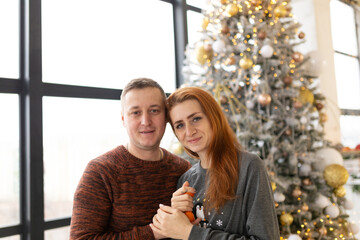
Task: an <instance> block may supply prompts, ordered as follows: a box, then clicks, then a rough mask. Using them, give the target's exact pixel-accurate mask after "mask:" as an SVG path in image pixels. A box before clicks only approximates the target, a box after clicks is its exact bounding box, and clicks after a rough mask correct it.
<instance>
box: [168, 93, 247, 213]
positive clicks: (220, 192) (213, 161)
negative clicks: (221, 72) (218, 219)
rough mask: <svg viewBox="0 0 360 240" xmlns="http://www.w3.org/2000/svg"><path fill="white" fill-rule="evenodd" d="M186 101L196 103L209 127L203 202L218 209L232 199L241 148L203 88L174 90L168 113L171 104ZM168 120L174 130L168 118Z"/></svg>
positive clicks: (222, 115)
mask: <svg viewBox="0 0 360 240" xmlns="http://www.w3.org/2000/svg"><path fill="white" fill-rule="evenodd" d="M187 100H196V101H198V102H199V104H200V106H201V108H202V110H203V112H204V114H205V115H206V116H207V118H208V119H209V121H210V126H211V127H212V137H211V140H210V143H209V146H208V152H207V157H208V158H209V160H210V167H209V169H208V175H207V183H208V184H207V190H206V198H207V199H209V200H210V201H207V202H206V206H207V207H209V208H211V209H216V210H218V209H219V208H220V207H222V206H224V204H225V203H226V201H229V200H232V199H234V198H235V193H236V187H237V184H238V179H239V168H240V166H239V158H240V157H241V155H240V156H239V153H240V151H241V149H242V147H241V145H240V143H239V142H238V140H237V138H236V136H235V134H234V132H233V130H232V129H231V128H230V126H229V123H228V121H227V119H226V117H225V115H224V113H223V112H222V110H221V107H220V106H219V104H218V103H217V102H216V101H215V99H214V98H213V96H212V95H211V94H210V93H208V92H207V91H206V90H204V89H201V88H198V87H184V88H179V89H177V90H176V91H175V92H174V93H172V94H171V95H170V96H169V97H168V99H167V107H168V113H169V112H170V111H171V109H172V108H173V107H174V106H176V105H177V104H179V103H182V102H184V101H187ZM169 119H170V118H169ZM170 123H171V127H172V128H173V130H174V126H173V123H172V122H171V119H170ZM174 132H175V131H174ZM185 150H186V152H187V153H188V154H189V155H190V156H192V157H194V158H199V155H198V154H197V153H195V152H192V151H191V150H190V149H188V148H185Z"/></svg>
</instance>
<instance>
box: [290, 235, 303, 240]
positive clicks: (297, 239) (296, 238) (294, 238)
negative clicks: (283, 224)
mask: <svg viewBox="0 0 360 240" xmlns="http://www.w3.org/2000/svg"><path fill="white" fill-rule="evenodd" d="M288 240H302V238H301V237H300V236H299V235H297V234H290V235H289V237H288Z"/></svg>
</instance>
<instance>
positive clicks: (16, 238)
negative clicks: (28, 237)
mask: <svg viewBox="0 0 360 240" xmlns="http://www.w3.org/2000/svg"><path fill="white" fill-rule="evenodd" d="M0 239H1V240H20V236H19V235H16V236H11V237H5V238H0Z"/></svg>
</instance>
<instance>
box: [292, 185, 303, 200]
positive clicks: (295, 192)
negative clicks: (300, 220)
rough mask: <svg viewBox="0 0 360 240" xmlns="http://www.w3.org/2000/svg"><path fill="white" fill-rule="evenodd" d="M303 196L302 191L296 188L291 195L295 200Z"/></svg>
mask: <svg viewBox="0 0 360 240" xmlns="http://www.w3.org/2000/svg"><path fill="white" fill-rule="evenodd" d="M301 194H302V191H301V190H300V188H299V187H296V188H295V189H294V190H293V191H292V193H291V195H292V196H293V197H294V198H298V197H300V196H301Z"/></svg>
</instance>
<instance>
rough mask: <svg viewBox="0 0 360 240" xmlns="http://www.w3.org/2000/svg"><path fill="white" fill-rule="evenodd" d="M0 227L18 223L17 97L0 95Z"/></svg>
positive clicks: (14, 95)
mask: <svg viewBox="0 0 360 240" xmlns="http://www.w3.org/2000/svg"><path fill="white" fill-rule="evenodd" d="M0 112H1V117H0V189H1V191H0V216H1V217H0V226H6V225H14V224H18V223H20V217H19V214H20V210H19V205H20V204H19V186H20V185H19V97H18V95H16V94H0Z"/></svg>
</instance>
